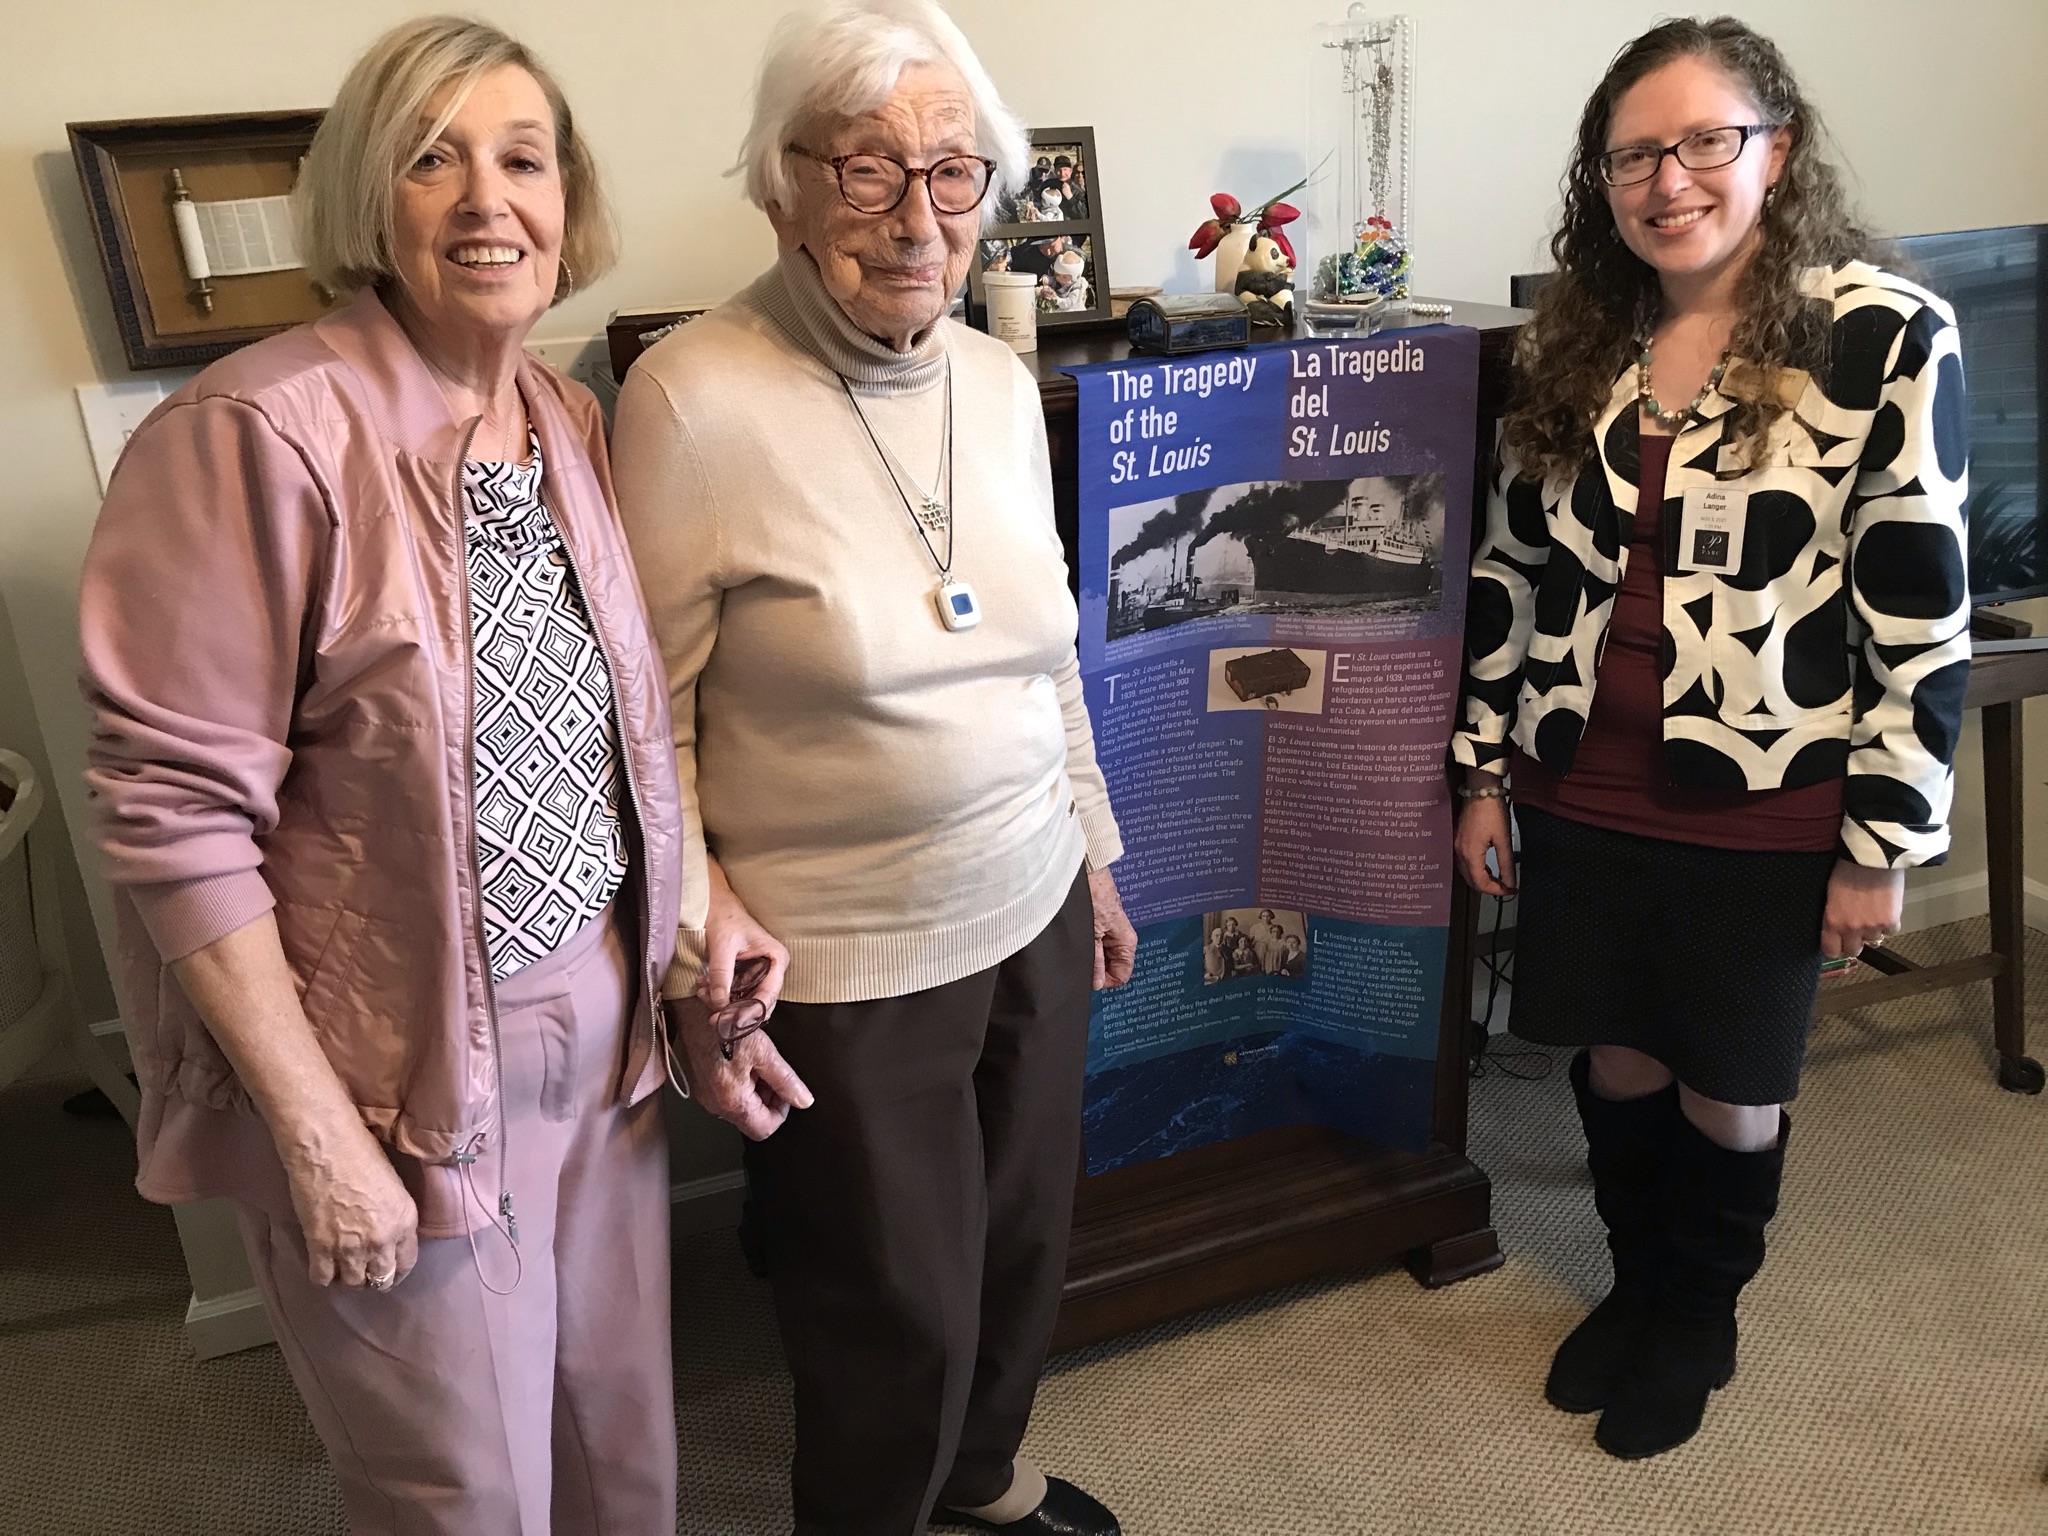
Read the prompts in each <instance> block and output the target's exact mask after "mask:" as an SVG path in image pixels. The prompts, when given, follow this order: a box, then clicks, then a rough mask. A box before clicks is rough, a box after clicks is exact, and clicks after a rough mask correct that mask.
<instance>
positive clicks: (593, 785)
mask: <svg viewBox="0 0 2048 1536" xmlns="http://www.w3.org/2000/svg"><path fill="white" fill-rule="evenodd" d="M529 443H530V446H531V448H532V452H533V462H532V463H530V464H511V463H505V464H481V463H477V462H476V461H474V460H471V461H468V462H466V463H464V464H463V466H462V489H463V493H464V501H465V503H466V508H467V513H468V515H467V517H466V519H465V521H464V533H465V540H464V542H465V546H466V552H467V560H468V564H469V624H470V636H471V642H472V651H473V656H474V662H475V676H476V720H475V732H476V738H475V739H476V754H475V756H476V843H477V864H478V869H479V872H480V874H481V876H482V879H483V890H482V893H481V897H482V901H483V914H484V937H485V940H486V943H487V944H488V946H489V949H490V957H491V976H492V979H494V980H497V981H503V980H504V979H505V978H506V977H507V976H510V975H511V974H512V973H513V972H515V971H517V970H519V969H521V968H522V967H524V966H528V965H531V964H532V963H533V962H534V961H536V960H539V959H541V958H542V957H543V956H545V955H547V954H550V953H551V952H553V950H554V949H555V948H556V947H557V946H558V945H560V944H561V942H562V941H563V940H564V939H566V938H568V937H569V936H570V935H571V934H573V933H574V932H575V931H576V930H577V929H578V928H580V927H582V926H583V925H584V924H585V923H587V922H588V921H589V920H590V919H591V918H593V917H595V916H596V915H597V914H598V913H599V912H602V911H603V910H604V907H605V903H607V902H608V901H610V900H611V899H612V894H613V892H615V891H616V890H617V889H618V888H619V883H620V881H621V880H623V879H624V878H625V874H626V837H625V831H624V828H623V827H622V826H621V824H620V820H619V772H620V768H619V736H618V724H617V721H616V717H615V715H614V713H613V710H612V685H611V675H610V673H609V672H608V671H607V670H606V667H605V660H604V653H603V651H602V650H600V649H599V647H598V643H597V634H596V631H595V630H594V629H593V628H592V627H591V622H590V615H589V613H588V611H587V610H586V609H585V608H584V606H583V596H582V594H581V593H580V592H579V591H578V590H577V586H576V577H575V573H574V572H573V571H572V570H571V568H570V565H569V555H568V551H567V550H565V549H564V548H563V547H562V537H561V534H560V533H559V532H558V531H557V530H556V528H555V524H554V519H553V518H551V517H549V516H548V511H547V507H546V506H545V504H544V503H543V502H542V500H541V457H540V444H539V443H538V442H537V441H534V440H532V439H529Z"/></svg>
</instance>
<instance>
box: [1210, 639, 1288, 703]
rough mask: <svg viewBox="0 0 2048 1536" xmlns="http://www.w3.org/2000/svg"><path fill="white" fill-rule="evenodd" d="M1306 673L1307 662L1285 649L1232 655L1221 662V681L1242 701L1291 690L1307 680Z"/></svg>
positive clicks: (1274, 696)
mask: <svg viewBox="0 0 2048 1536" xmlns="http://www.w3.org/2000/svg"><path fill="white" fill-rule="evenodd" d="M1308 676H1309V673H1308V663H1307V662H1305V661H1303V660H1302V659H1301V658H1300V657H1299V656H1297V655H1295V654H1294V652H1292V651H1289V650H1276V651H1260V652H1259V653H1258V654H1257V655H1256V656H1233V657H1232V658H1231V659H1230V660H1229V661H1226V662H1225V663H1224V664H1223V680H1224V681H1225V682H1227V683H1228V684H1230V691H1231V692H1232V693H1234V694H1236V695H1237V696H1238V698H1240V699H1241V700H1243V701H1245V702H1246V703H1250V702H1251V701H1252V700H1253V699H1269V698H1278V697H1279V696H1280V695H1281V694H1283V693H1292V692H1294V690H1295V689H1297V688H1300V687H1302V686H1304V685H1305V684H1306V683H1307V682H1308Z"/></svg>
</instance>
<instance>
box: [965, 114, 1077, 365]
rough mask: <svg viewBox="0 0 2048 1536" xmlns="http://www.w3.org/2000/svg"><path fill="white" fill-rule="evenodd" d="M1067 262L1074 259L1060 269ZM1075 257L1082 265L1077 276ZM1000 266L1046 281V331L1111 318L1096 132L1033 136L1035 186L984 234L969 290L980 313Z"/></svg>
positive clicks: (1004, 202)
mask: <svg viewBox="0 0 2048 1536" xmlns="http://www.w3.org/2000/svg"><path fill="white" fill-rule="evenodd" d="M1062 161H1065V162H1067V164H1066V165H1065V166H1062V165H1061V164H1060V162H1062ZM1062 172H1064V174H1062ZM1048 189H1050V191H1048ZM1062 256H1066V257H1068V260H1066V261H1065V262H1061V260H1060V258H1061V257H1062ZM1074 257H1078V258H1079V269H1078V271H1076V270H1074V268H1075V262H1074V260H1073V258H1074ZM998 262H1003V263H1011V262H1023V263H1026V265H1023V266H1021V267H1020V266H1012V267H1010V270H1027V271H1036V272H1039V273H1040V274H1041V283H1040V288H1039V294H1040V297H1039V303H1038V325H1039V329H1041V330H1054V329H1058V328H1060V327H1062V326H1082V325H1100V324H1103V323H1105V322H1109V321H1110V320H1111V319H1112V316H1111V313H1110V299H1109V255H1108V251H1107V249H1106V245H1105V241H1104V239H1103V220H1102V186H1101V178H1100V177H1099V176H1098V175H1097V174H1096V160H1095V130H1094V129H1093V128H1034V129H1032V131H1031V177H1030V180H1029V181H1027V182H1026V184H1025V185H1024V186H1023V187H1021V188H1019V189H1018V190H1017V191H1015V192H1012V193H1010V194H1008V195H1007V196H1005V197H1003V198H1001V199H1000V200H999V202H998V204H997V208H996V219H995V222H994V223H991V224H988V225H986V226H985V227H984V228H983V229H982V231H981V234H980V236H979V237H978V239H977V241H976V243H975V247H974V265H973V268H972V271H971V273H970V276H969V288H970V291H971V295H972V303H973V305H974V307H975V308H977V309H981V308H985V307H986V303H987V301H986V299H985V297H984V296H983V293H982V284H981V275H982V273H984V272H986V271H989V270H990V269H991V267H992V266H993V265H994V264H996V263H998ZM1055 268H1058V270H1057V271H1055ZM1076 284H1079V285H1081V286H1082V287H1083V288H1084V289H1085V297H1086V301H1087V302H1086V303H1076V302H1074V299H1075V294H1074V288H1075V285H1076Z"/></svg>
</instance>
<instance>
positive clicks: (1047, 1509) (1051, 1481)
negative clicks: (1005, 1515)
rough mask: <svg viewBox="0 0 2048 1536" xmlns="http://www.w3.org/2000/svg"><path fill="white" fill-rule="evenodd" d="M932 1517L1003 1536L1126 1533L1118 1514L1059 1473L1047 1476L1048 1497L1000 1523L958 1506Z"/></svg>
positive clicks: (936, 1511)
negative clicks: (1107, 1508) (1017, 1516)
mask: <svg viewBox="0 0 2048 1536" xmlns="http://www.w3.org/2000/svg"><path fill="white" fill-rule="evenodd" d="M932 1517H933V1518H934V1519H936V1520H945V1521H949V1522H951V1523H953V1524H955V1525H971V1526H973V1527H974V1528H975V1529H976V1530H979V1531H1001V1532H1002V1533H1003V1536H1123V1527H1122V1526H1121V1525H1118V1524H1117V1519H1116V1516H1115V1515H1112V1514H1111V1513H1110V1512H1109V1511H1108V1510H1106V1509H1104V1508H1103V1507H1102V1505H1101V1503H1100V1502H1099V1501H1097V1500H1096V1499H1093V1498H1091V1497H1090V1496H1089V1495H1087V1494H1085V1493H1083V1492H1082V1491H1081V1490H1080V1489H1078V1488H1076V1487H1075V1486H1074V1485H1073V1484H1072V1483H1070V1482H1068V1481H1067V1480H1066V1479H1065V1478H1059V1477H1048V1478H1047V1479H1046V1480H1045V1497H1044V1498H1042V1499H1040V1500H1039V1501H1038V1508H1036V1509H1034V1510H1032V1511H1031V1513H1030V1514H1028V1515H1026V1516H1024V1517H1023V1518H1022V1519H1021V1520H1011V1521H1008V1522H1006V1523H1004V1524H1002V1525H997V1524H995V1523H994V1522H992V1521H988V1520H983V1519H981V1518H980V1517H978V1516H976V1515H970V1514H966V1513H963V1512H962V1511H960V1510H957V1509H939V1510H934V1511H933V1512H932Z"/></svg>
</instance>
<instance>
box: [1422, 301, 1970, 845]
mask: <svg viewBox="0 0 2048 1536" xmlns="http://www.w3.org/2000/svg"><path fill="white" fill-rule="evenodd" d="M1806 287H1807V291H1808V292H1809V293H1811V294H1812V295H1813V297H1814V298H1815V300H1816V301H1817V302H1825V303H1830V304H1832V306H1833V311H1834V331H1833V339H1832V344H1831V361H1830V366H1829V377H1828V380H1827V385H1826V388H1825V389H1823V388H1822V387H1821V386H1820V385H1819V384H1818V383H1816V382H1815V381H1814V380H1813V379H1811V378H1810V377H1808V376H1807V375H1805V374H1803V373H1793V374H1791V375H1789V376H1788V377H1787V378H1786V380H1785V386H1786V398H1787V399H1793V398H1795V396H1796V400H1797V404H1796V406H1795V407H1794V408H1793V410H1791V411H1789V412H1787V413H1786V414H1785V415H1783V416H1781V417H1780V418H1779V419H1778V421H1777V422H1776V424H1775V425H1774V427H1773V428H1772V431H1771V434H1770V438H1769V441H1768V442H1767V444H1765V445H1764V450H1763V452H1762V453H1761V454H1759V455H1758V458H1757V467H1755V468H1753V469H1745V468H1743V467H1742V464H1741V462H1740V461H1739V460H1738V459H1737V457H1736V456H1735V455H1734V454H1732V453H1731V452H1730V451H1729V449H1728V446H1727V444H1726V441H1725V438H1726V435H1727V424H1728V423H1727V418H1728V414H1729V412H1730V411H1731V410H1732V409H1733V408H1734V402H1732V401H1731V400H1729V399H1728V398H1727V397H1725V396H1723V395H1721V394H1720V393H1718V392H1715V393H1713V394H1710V395H1709V396H1708V397H1707V399H1706V401H1705V403H1704V404H1703V405H1702V406H1701V407H1700V410H1699V412H1698V414H1697V416H1696V417H1695V419H1694V421H1693V423H1692V425H1690V426H1689V427H1688V428H1687V429H1686V430H1685V431H1684V432H1682V433H1681V434H1680V435H1679V437H1678V439H1677V440H1676V441H1675V442H1674V443H1673V444H1672V448H1671V465H1670V469H1669V471H1668V473H1667V479H1666V483H1665V488H1664V497H1665V500H1664V505H1663V509H1662V513H1661V517H1660V537H1661V538H1662V539H1663V548H1664V556H1665V558H1664V562H1663V564H1664V571H1665V575H1664V659H1665V665H1666V668H1667V670H1666V673H1665V677H1664V751H1665V762H1666V765H1667V769H1668V772H1669V775H1670V778H1671V782H1672V783H1674V784H1681V785H1690V786H1698V787H1702V788H1710V789H1752V790H1754V789H1775V788H1781V787H1782V788H1792V787H1796V786H1798V785H1803V784H1815V783H1819V782H1822V781H1824V780H1826V779H1830V778H1844V779H1845V780H1846V782H1845V784H1844V787H1843V818H1842V842H1841V849H1842V854H1843V857H1845V858H1849V859H1853V860H1854V861H1855V862H1856V863H1858V864H1864V865H1869V866H1872V867H1876V868H1887V867H1889V868H1905V867H1907V866H1910V865H1916V864H1938V863H1940V862H1941V861H1942V860H1943V859H1944V858H1946V857H1947V850H1948V812H1949V801H1950V798H1951V796H1952V792H1953V777H1954V775H1953V772H1952V768H1951V764H1952V762H1953V760H1954V756H1955V746H1956V736H1957V733H1958V731H1959V730H1960V729H1961V725H1962V709H1963V690H1964V687H1965V685H1966V683H1967V682H1968V679H1969V671H1970V639H1969V628H1970V604H1969V590H1968V579H1967V575H1966V571H1965V564H1964V534H1963V496H1964V490H1965V481H1966V475H1967V470H1966V463H1967V459H1968V432H1967V426H1966V411H1965V406H1964V398H1963V370H1962V362H1961V355H1960V352H1959V350H1958V344H1957V336H1956V327H1955V316H1954V314H1953V312H1951V310H1950V309H1949V307H1948V306H1947V305H1946V304H1945V303H1943V302H1942V301H1941V300H1940V299H1939V298H1937V297H1935V296H1934V295H1933V294H1931V293H1928V292H1927V291H1926V290H1925V289H1922V288H1919V287H1916V286H1914V285H1913V284H1912V283H1909V282H1907V281H1905V280H1904V279H1903V278H1899V277H1895V276H1893V275H1892V274H1891V273H1889V272H1884V271H1881V270H1879V269H1878V268H1876V267H1873V266H1869V265H1867V264H1865V263H1862V262H1853V263H1850V264H1848V265H1846V266H1842V267H1838V268H1835V269H1833V270H1828V269H1824V268H1816V269H1815V270H1814V271H1813V272H1812V273H1811V274H1810V275H1809V277H1808V280H1807V283H1806ZM1635 389H1636V379H1635V370H1634V368H1633V367H1631V368H1630V369H1629V370H1628V371H1627V372H1626V373H1624V374H1623V376H1622V377H1621V378H1620V379H1618V380H1617V381H1616V382H1615V386H1614V392H1613V394H1612V396H1611V397H1610V398H1609V400H1608V402H1607V408H1606V409H1605V410H1604V411H1603V412H1602V413H1601V415H1600V419H1599V421H1598V422H1597V423H1596V424H1595V428H1594V433H1595V439H1596V441H1597V442H1598V443H1599V445H1600V470H1601V471H1602V472H1601V473H1595V472H1594V471H1592V470H1591V469H1588V470H1586V471H1584V472H1581V473H1579V474H1578V475H1576V476H1568V477H1553V478H1552V479H1551V480H1550V481H1547V482H1544V483H1541V484H1538V483H1533V482H1529V481H1524V480H1521V479H1518V478H1517V475H1516V469H1515V465H1514V463H1513V462H1512V459H1511V458H1509V457H1508V456H1507V455H1506V454H1505V453H1504V454H1503V459H1504V462H1503V464H1502V466H1501V472H1500V476H1499V478H1498V479H1497V480H1496V481H1495V482H1494V486H1493V491H1492V494H1491V496H1490V497H1489V500H1488V508H1487V518H1486V529H1485V535H1484V537H1483V539H1482V541H1481V543H1480V546H1479V550H1478V552H1477V554H1476V555H1475V556H1474V558H1473V563H1472V589H1471V602H1470V606H1469V608H1468V611H1467V618H1466V627H1465V649H1466V655H1465V677H1464V683H1463V697H1462V699H1461V702H1460V708H1459V719H1458V723H1457V726H1456V730H1455V733H1454V735H1453V737H1452V755H1453V756H1454V757H1455V758H1456V760H1457V761H1458V762H1460V763H1463V764H1465V765H1466V766H1467V767H1474V768H1484V769H1490V770H1492V771H1494V772H1502V771H1505V768H1506V759H1507V757H1508V753H1509V750H1510V748H1509V743H1510V741H1511V740H1512V742H1513V743H1514V744H1515V745H1518V746H1520V747H1521V749H1522V750H1523V751H1525V752H1527V753H1529V754H1530V755H1531V756H1533V757H1535V758H1537V759H1538V760H1539V761H1541V762H1542V763H1544V764H1545V765H1546V766H1548V767H1549V768H1551V769H1552V770H1553V771H1555V772H1557V773H1561V774H1568V773H1569V772H1570V771H1571V766H1572V756H1573V754H1574V752H1575V751H1576V749H1577V747H1578V742H1579V736H1580V733H1581V732H1582V731H1583V730H1584V729H1585V725H1586V717H1587V712H1588V710H1589V709H1590V707H1591V705H1592V701H1593V689H1594V684H1595V680H1596V671H1597V668H1598V664H1599V659H1600V652H1601V647H1602V645H1603V644H1604V642H1605V639H1606V634H1607V623H1608V620H1609V618H1610V616H1611V615H1612V613H1613V611H1614V595H1615V592H1616V590H1617V589H1618V588H1619V587H1620V585H1621V580H1622V572H1623V570H1624V569H1625V568H1626V566H1627V562H1628V549H1629V531H1630V528H1631V525H1632V522H1633V519H1634V516H1635V508H1636V478H1637V468H1638V460H1637V451H1638V442H1639V437H1638V429H1637V422H1638V413H1637V411H1636V409H1635V399H1636V394H1635ZM1715 484H1720V485H1724V486H1728V487H1731V488H1735V489H1740V490H1743V491H1746V492H1748V493H1749V501H1748V511H1747V516H1746V519H1745V521H1744V523H1743V540H1742V549H1741V562H1740V566H1739V568H1738V569H1736V570H1734V571H1732V572H1728V573H1725V574H1722V573H1708V572H1697V571H1681V570H1679V569H1678V568H1677V565H1678V562H1677V553H1678V540H1679V531H1680V522H1681V507H1682V503H1683V498H1684V496H1685V493H1686V491H1687V490H1689V489H1691V488H1693V487H1696V486H1709V485H1715Z"/></svg>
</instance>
